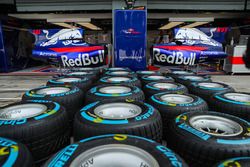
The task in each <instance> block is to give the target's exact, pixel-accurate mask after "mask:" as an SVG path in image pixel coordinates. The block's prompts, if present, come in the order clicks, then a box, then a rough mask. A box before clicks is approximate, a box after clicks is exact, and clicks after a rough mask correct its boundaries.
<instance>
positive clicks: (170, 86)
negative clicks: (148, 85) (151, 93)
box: [153, 83, 177, 89]
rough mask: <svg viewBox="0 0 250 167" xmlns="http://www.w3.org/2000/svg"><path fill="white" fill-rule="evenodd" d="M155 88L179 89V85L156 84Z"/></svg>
mask: <svg viewBox="0 0 250 167" xmlns="http://www.w3.org/2000/svg"><path fill="white" fill-rule="evenodd" d="M153 87H155V88H160V89H174V88H177V85H175V84H171V83H156V84H154V85H153Z"/></svg>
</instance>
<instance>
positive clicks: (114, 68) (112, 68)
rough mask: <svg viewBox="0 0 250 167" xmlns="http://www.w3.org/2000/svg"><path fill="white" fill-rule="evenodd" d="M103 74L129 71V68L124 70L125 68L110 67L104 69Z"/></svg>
mask: <svg viewBox="0 0 250 167" xmlns="http://www.w3.org/2000/svg"><path fill="white" fill-rule="evenodd" d="M102 71H103V73H105V72H107V71H131V70H130V69H129V68H125V67H111V68H104V69H103V70H102Z"/></svg>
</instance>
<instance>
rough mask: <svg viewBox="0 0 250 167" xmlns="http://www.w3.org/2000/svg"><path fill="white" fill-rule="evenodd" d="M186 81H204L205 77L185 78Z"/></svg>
mask: <svg viewBox="0 0 250 167" xmlns="http://www.w3.org/2000/svg"><path fill="white" fill-rule="evenodd" d="M184 79H188V80H192V81H202V80H204V78H203V77H199V76H185V77H184Z"/></svg>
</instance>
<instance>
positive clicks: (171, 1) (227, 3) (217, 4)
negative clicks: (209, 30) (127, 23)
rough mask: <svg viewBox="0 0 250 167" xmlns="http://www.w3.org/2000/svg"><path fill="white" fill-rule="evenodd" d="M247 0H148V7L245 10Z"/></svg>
mask: <svg viewBox="0 0 250 167" xmlns="http://www.w3.org/2000/svg"><path fill="white" fill-rule="evenodd" d="M244 4H245V0H206V1H202V0H179V1H176V0H165V1H164V0H153V1H150V0H148V9H170V10H171V9H182V10H194V9H197V10H244Z"/></svg>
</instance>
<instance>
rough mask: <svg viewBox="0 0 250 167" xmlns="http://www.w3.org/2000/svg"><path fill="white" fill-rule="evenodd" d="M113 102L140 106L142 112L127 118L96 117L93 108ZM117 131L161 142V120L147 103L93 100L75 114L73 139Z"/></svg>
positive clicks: (156, 111) (157, 112) (157, 113)
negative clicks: (93, 101)
mask: <svg viewBox="0 0 250 167" xmlns="http://www.w3.org/2000/svg"><path fill="white" fill-rule="evenodd" d="M115 103H125V104H133V105H136V106H138V107H140V108H141V110H142V112H141V113H140V114H139V115H137V116H136V117H132V118H128V119H105V118H102V117H98V115H96V114H95V112H94V110H95V108H96V107H98V106H100V105H104V104H109V105H110V106H111V105H112V104H115ZM110 133H117V134H130V135H136V136H141V137H145V138H148V139H152V140H155V141H157V142H161V139H162V120H161V116H160V113H159V111H158V110H156V109H155V108H154V107H152V106H151V105H149V104H147V103H143V102H135V101H128V100H127V101H126V100H119V101H116V102H95V103H91V104H89V105H87V106H85V107H84V108H82V109H81V111H80V112H78V113H77V114H76V116H75V121H74V140H75V141H78V140H80V139H84V138H87V137H93V136H98V135H104V134H110Z"/></svg>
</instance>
